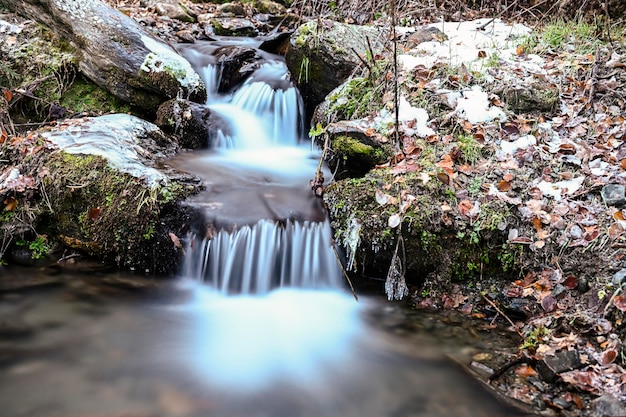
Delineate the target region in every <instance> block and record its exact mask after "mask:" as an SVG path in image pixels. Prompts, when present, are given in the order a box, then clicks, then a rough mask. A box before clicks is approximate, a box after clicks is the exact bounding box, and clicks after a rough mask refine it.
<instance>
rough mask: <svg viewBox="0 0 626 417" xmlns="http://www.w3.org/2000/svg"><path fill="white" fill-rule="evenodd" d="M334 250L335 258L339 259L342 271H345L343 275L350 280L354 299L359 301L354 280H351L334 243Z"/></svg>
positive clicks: (349, 283)
mask: <svg viewBox="0 0 626 417" xmlns="http://www.w3.org/2000/svg"><path fill="white" fill-rule="evenodd" d="M333 252H335V258H336V259H337V263H338V264H339V267H340V268H341V272H343V276H344V277H346V281H348V285H350V289H351V290H352V295H353V296H354V299H355V300H357V301H359V297H358V296H357V295H356V291H354V287H353V286H352V281H350V277H349V276H348V273H347V272H346V269H345V268H344V267H343V264H342V263H341V259H339V254H338V253H337V248H336V247H335V245H333Z"/></svg>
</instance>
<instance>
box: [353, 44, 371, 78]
mask: <svg viewBox="0 0 626 417" xmlns="http://www.w3.org/2000/svg"><path fill="white" fill-rule="evenodd" d="M350 50H351V51H352V52H354V55H356V56H357V58H359V61H361V63H362V64H363V65H365V68H367V70H368V71H369V72H370V74H371V73H372V67H371V66H370V64H369V63H368V62H367V61H366V60H365V59H363V57H362V56H361V55H359V53H358V52H357V51H356V50H355V49H354V48H350Z"/></svg>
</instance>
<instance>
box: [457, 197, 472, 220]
mask: <svg viewBox="0 0 626 417" xmlns="http://www.w3.org/2000/svg"><path fill="white" fill-rule="evenodd" d="M472 207H473V205H472V202H471V201H469V200H463V201H461V202H460V203H459V204H458V205H457V207H456V209H457V210H458V212H459V214H461V215H462V216H465V217H469V211H470V210H471V209H472Z"/></svg>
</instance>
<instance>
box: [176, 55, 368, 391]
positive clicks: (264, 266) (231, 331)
mask: <svg viewBox="0 0 626 417" xmlns="http://www.w3.org/2000/svg"><path fill="white" fill-rule="evenodd" d="M187 48H189V47H187ZM187 56H188V58H190V59H191V61H192V64H195V65H199V66H200V68H199V73H201V74H203V75H204V76H205V77H206V80H205V82H206V83H207V86H208V87H209V90H210V91H209V94H208V97H209V99H208V101H207V103H206V106H207V108H208V109H209V110H210V111H212V112H215V113H217V114H219V115H220V117H221V118H222V119H223V121H224V122H225V123H226V124H227V125H228V132H229V133H228V135H226V134H223V135H222V138H221V139H220V140H213V141H212V142H213V143H212V148H211V149H210V150H208V151H205V152H199V153H198V156H196V158H197V159H193V163H189V160H187V164H186V168H187V169H189V168H190V167H192V168H193V171H194V172H195V173H197V174H198V175H199V176H200V177H202V178H203V179H204V180H205V182H206V183H207V184H208V188H209V191H208V192H207V193H206V194H204V195H202V196H199V197H197V198H196V199H195V200H193V202H192V204H194V205H195V206H196V207H200V208H202V209H203V210H204V211H205V216H206V218H207V220H209V221H211V222H212V223H211V226H209V229H208V230H206V231H204V230H199V231H198V232H197V233H196V234H195V235H192V236H190V237H189V239H188V245H187V247H186V252H187V256H186V258H185V265H184V268H183V273H182V275H183V277H184V281H183V284H182V285H183V286H184V287H185V288H186V289H187V290H189V291H191V293H192V294H193V299H192V301H190V302H189V303H187V304H184V305H182V306H179V307H178V312H179V314H181V315H182V316H184V317H186V319H187V320H189V322H190V323H191V327H190V329H191V330H190V331H189V332H187V333H186V336H185V340H186V342H187V345H183V346H184V348H183V354H181V355H180V357H183V358H185V366H188V367H189V369H190V371H191V372H193V374H194V375H196V377H197V378H199V379H200V380H202V381H204V383H207V384H210V385H211V386H212V387H214V388H223V389H226V390H228V389H238V390H246V391H254V390H260V389H264V388H266V387H267V385H268V384H274V383H283V384H291V385H295V386H302V387H307V386H308V387H313V386H319V385H320V384H321V385H323V384H324V383H325V382H324V381H325V380H326V379H327V378H328V377H329V375H332V372H331V371H332V369H333V368H336V367H340V366H343V367H345V366H347V364H348V363H349V362H350V356H351V354H350V352H351V346H352V344H353V343H354V341H355V340H356V339H357V338H358V336H359V334H360V331H361V322H360V318H359V309H360V305H359V304H358V303H357V302H356V301H355V299H354V298H353V296H352V294H350V293H347V292H346V291H345V289H344V284H345V280H344V277H343V276H342V272H341V266H340V255H339V253H337V252H336V250H335V248H334V246H333V236H332V231H331V229H330V225H329V222H328V220H327V219H326V218H325V217H326V216H325V213H324V211H323V209H322V208H321V205H320V202H319V200H318V199H317V198H315V197H314V196H313V195H312V192H311V191H310V187H309V179H310V178H313V177H314V176H315V171H316V169H317V165H318V163H319V152H318V151H317V150H315V149H312V148H311V145H310V144H309V143H307V141H306V140H303V137H302V136H303V128H302V125H303V121H302V120H303V105H302V99H301V98H300V95H299V93H298V90H297V89H296V88H295V86H294V85H293V84H292V83H291V82H290V80H289V73H288V71H287V68H286V66H285V64H284V62H283V61H282V59H281V58H280V57H268V59H266V60H263V61H261V62H260V63H259V65H258V69H257V70H256V71H255V72H254V73H253V74H252V75H251V76H249V77H248V78H247V79H246V80H245V81H244V82H243V83H242V84H241V85H240V86H238V87H236V88H235V89H234V91H229V92H224V93H219V92H218V90H219V80H220V79H221V74H220V70H221V66H220V64H219V63H211V60H210V59H206V58H202V57H199V56H198V55H197V54H196V53H195V52H194V53H187ZM192 58H198V59H197V60H194V59H192ZM207 62H208V64H207ZM216 177H220V178H222V180H220V181H217V180H216ZM259 207H261V208H263V210H261V211H260V212H259V210H258V209H259ZM326 382H328V381H326Z"/></svg>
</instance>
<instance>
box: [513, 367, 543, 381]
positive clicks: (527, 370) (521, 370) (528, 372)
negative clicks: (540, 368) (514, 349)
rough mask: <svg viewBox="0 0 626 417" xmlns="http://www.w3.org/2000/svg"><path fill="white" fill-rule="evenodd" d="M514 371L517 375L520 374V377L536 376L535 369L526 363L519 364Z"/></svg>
mask: <svg viewBox="0 0 626 417" xmlns="http://www.w3.org/2000/svg"><path fill="white" fill-rule="evenodd" d="M515 373H516V374H517V375H519V376H521V377H522V378H528V377H536V376H537V375H538V374H537V371H535V370H534V369H533V368H532V367H531V366H528V365H525V364H524V365H521V366H519V367H518V368H517V369H516V370H515Z"/></svg>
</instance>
